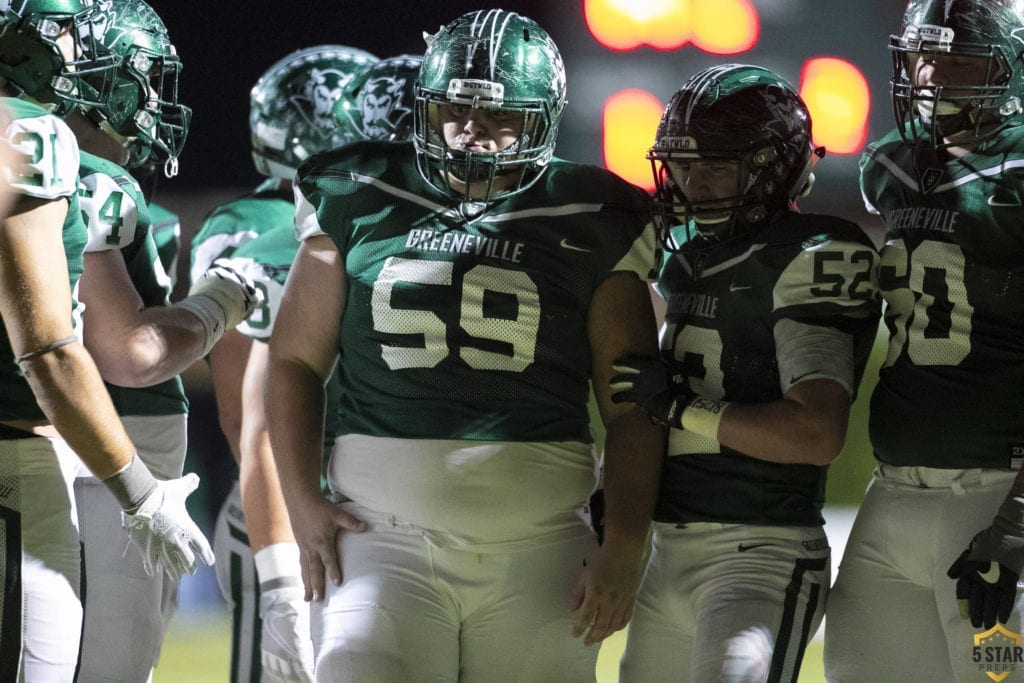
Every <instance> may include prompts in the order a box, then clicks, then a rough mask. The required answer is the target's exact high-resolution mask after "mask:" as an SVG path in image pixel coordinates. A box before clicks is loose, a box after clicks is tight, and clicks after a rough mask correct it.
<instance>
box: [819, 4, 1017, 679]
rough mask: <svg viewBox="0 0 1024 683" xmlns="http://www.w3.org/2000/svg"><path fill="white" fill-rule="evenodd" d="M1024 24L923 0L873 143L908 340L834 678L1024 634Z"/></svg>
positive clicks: (832, 650) (993, 8)
mask: <svg viewBox="0 0 1024 683" xmlns="http://www.w3.org/2000/svg"><path fill="white" fill-rule="evenodd" d="M1022 35H1024V3H1022V2H1020V1H1019V0H956V1H954V2H941V1H939V0H912V1H911V2H909V3H908V4H907V8H906V12H905V14H904V16H903V22H902V28H901V30H900V33H899V34H898V35H894V36H892V37H891V38H890V41H889V48H890V50H891V51H892V54H893V66H894V71H893V77H892V92H893V104H894V112H895V118H896V123H897V128H896V129H895V130H893V131H892V132H890V133H889V134H888V135H886V136H885V137H883V138H882V139H881V140H879V141H877V142H875V143H873V144H871V145H869V146H868V148H867V149H866V150H865V153H864V155H863V157H862V158H861V191H862V193H863V196H864V200H865V203H866V205H867V209H868V211H869V212H871V213H874V214H877V215H878V216H879V217H880V218H881V219H882V221H883V222H884V224H885V243H884V246H883V247H882V250H881V251H882V262H881V267H880V268H879V286H880V288H881V290H882V295H883V296H884V297H885V300H886V303H887V308H886V314H885V322H886V326H887V327H888V329H889V350H888V355H887V356H886V359H885V361H884V363H883V364H882V368H881V370H880V371H879V377H878V384H877V385H876V387H875V390H874V393H873V395H872V397H871V410H870V418H869V428H870V435H871V445H872V447H873V450H874V453H875V456H876V458H877V459H878V467H877V468H876V469H875V472H874V475H873V480H872V483H871V485H870V487H869V488H868V491H867V493H866V495H865V498H864V501H863V502H862V504H861V506H860V509H859V510H858V513H857V518H856V521H855V523H854V526H853V530H852V532H851V536H850V539H849V542H848V545H847V546H846V553H845V555H844V558H843V562H842V566H841V567H840V569H839V575H838V579H837V582H836V585H835V588H834V590H833V593H832V595H831V596H830V598H829V608H828V615H827V617H828V618H827V619H826V637H825V668H826V673H827V675H828V676H829V679H830V680H833V681H865V680H871V681H907V680H942V681H968V680H978V679H979V677H983V674H984V673H986V672H988V675H989V676H990V677H992V678H996V677H1003V676H1005V675H1006V674H1007V673H1008V670H1006V669H998V668H997V669H987V668H986V667H987V666H991V664H990V663H989V662H988V661H987V655H986V654H985V652H984V651H983V650H981V649H979V648H978V647H977V646H978V645H980V644H982V643H981V642H980V641H979V638H980V639H982V641H983V640H984V638H985V637H986V634H985V633H983V632H984V631H986V630H988V629H992V628H994V627H995V628H1001V629H1003V632H1004V633H1005V632H1006V631H1009V632H1013V633H1020V632H1021V628H1022V623H1021V599H1020V597H1019V596H1018V590H1017V585H1018V581H1019V580H1020V574H1021V569H1022V568H1024V479H1022V475H1021V474H1020V471H1021V462H1022V459H1024V448H1022V444H1024V419H1022V418H1021V407H1022V406H1024V228H1022V220H1024V185H1022V183H1021V177H1020V174H1019V172H1018V171H1017V168H1018V167H1020V166H1021V165H1024V128H1022V127H1021V124H1022V123H1024V113H1022V108H1021V98H1022V97H1024V62H1022V51H1024V40H1022V38H1021V36H1022ZM958 603H959V604H958ZM1001 624H1005V627H1004V626H1001ZM988 635H991V634H988ZM996 637H997V639H999V638H1002V636H1000V635H999V634H998V633H997V634H996ZM1008 637H1011V638H1012V637H1013V636H1012V635H1011V636H1008ZM1003 642H1005V640H1003ZM979 655H980V657H981V660H980V661H979V659H978V657H979ZM1017 668H1018V670H1019V668H1020V667H1019V664H1018V666H1017ZM1009 675H1011V676H1017V675H1018V674H1013V673H1010V674H1009Z"/></svg>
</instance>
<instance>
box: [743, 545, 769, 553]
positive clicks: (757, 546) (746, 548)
mask: <svg viewBox="0 0 1024 683" xmlns="http://www.w3.org/2000/svg"><path fill="white" fill-rule="evenodd" d="M767 545H771V543H750V544H746V543H740V544H739V545H738V546H736V550H737V551H738V552H741V553H745V552H747V551H748V550H753V549H754V548H763V547H765V546H767Z"/></svg>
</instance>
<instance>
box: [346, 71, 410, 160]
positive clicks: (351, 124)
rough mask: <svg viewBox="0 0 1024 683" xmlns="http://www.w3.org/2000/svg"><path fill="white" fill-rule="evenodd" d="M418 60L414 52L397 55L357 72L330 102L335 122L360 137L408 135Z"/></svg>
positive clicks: (402, 138) (396, 139) (397, 138)
mask: <svg viewBox="0 0 1024 683" xmlns="http://www.w3.org/2000/svg"><path fill="white" fill-rule="evenodd" d="M422 62H423V58H422V57H420V56H417V55H399V56H397V57H388V58H387V59H382V60H380V61H379V62H375V63H373V64H371V65H370V66H368V67H366V68H365V69H363V70H362V71H360V72H359V73H357V74H356V75H355V76H353V77H352V79H351V80H350V81H349V82H348V83H347V84H346V85H345V90H344V93H343V94H342V97H341V99H339V100H338V103H337V104H336V105H335V106H334V116H335V118H336V119H337V120H338V125H339V126H342V127H347V128H351V129H352V130H353V131H354V132H355V133H356V134H357V135H359V136H360V137H362V138H363V139H364V140H387V141H389V142H402V141H405V140H409V139H411V138H412V110H413V101H414V100H415V98H416V78H417V77H418V76H419V73H420V64H421V63H422Z"/></svg>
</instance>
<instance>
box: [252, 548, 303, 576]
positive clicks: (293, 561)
mask: <svg viewBox="0 0 1024 683" xmlns="http://www.w3.org/2000/svg"><path fill="white" fill-rule="evenodd" d="M252 557H253V560H255V562H256V576H257V577H258V578H259V580H260V584H261V585H262V584H266V583H268V582H270V581H274V580H276V579H280V578H282V577H288V578H291V577H297V576H299V575H300V574H301V571H302V570H301V569H300V568H299V545H298V543H274V544H273V545H268V546H267V547H266V548H264V549H263V550H260V551H259V552H257V553H256V554H254V555H253V556H252Z"/></svg>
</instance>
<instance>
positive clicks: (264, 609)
mask: <svg viewBox="0 0 1024 683" xmlns="http://www.w3.org/2000/svg"><path fill="white" fill-rule="evenodd" d="M377 61H378V60H377V58H376V57H374V56H373V55H371V54H369V53H367V52H364V51H363V50H359V49H356V48H351V47H346V46H340V45H318V46H314V47H310V48H305V49H302V50H298V51H296V52H293V53H291V54H289V55H287V56H285V57H284V58H282V59H280V60H279V61H278V62H276V63H275V64H273V65H272V66H271V67H270V68H269V69H267V71H266V72H265V73H264V74H263V76H262V77H261V78H260V79H259V80H258V81H257V83H256V85H255V86H254V87H253V88H252V91H251V94H250V117H249V124H250V131H251V134H252V137H251V139H252V155H253V161H254V163H255V166H256V169H257V171H259V172H260V173H261V174H262V175H265V176H267V180H266V181H264V182H263V183H262V184H261V185H260V186H259V187H258V188H256V190H255V191H254V192H253V193H252V194H250V195H247V196H245V197H243V198H241V199H238V200H235V201H232V202H229V203H227V204H224V205H222V206H220V207H217V208H216V209H214V210H213V211H212V212H211V214H210V216H209V217H208V218H207V220H206V221H205V222H204V224H203V226H202V227H201V228H200V230H199V232H198V233H197V234H196V237H195V239H194V241H193V249H192V271H191V272H192V277H193V279H194V280H195V279H198V278H201V277H202V276H203V273H204V272H205V271H206V269H207V268H209V265H210V263H212V262H213V260H214V259H217V258H221V257H224V258H229V259H231V263H233V264H235V266H236V267H238V268H239V269H240V270H244V272H246V273H247V274H248V275H249V276H251V277H254V278H255V279H256V280H257V286H258V287H259V288H260V290H261V291H262V292H263V293H264V294H265V295H266V297H267V300H266V301H265V302H264V303H263V305H261V306H260V307H259V308H258V309H257V311H256V312H255V313H254V314H253V316H252V318H251V320H250V321H249V323H248V325H247V326H245V327H243V328H240V329H238V330H235V331H233V332H230V333H228V335H226V336H225V338H224V339H222V340H221V342H220V343H219V344H217V346H215V347H214V348H213V351H212V352H211V354H210V357H209V361H210V369H211V372H212V376H213V383H214V391H215V394H216V400H217V410H218V414H219V417H220V423H221V429H222V431H223V432H224V434H225V435H226V437H227V440H228V444H229V446H230V448H231V450H232V454H233V455H234V458H235V461H236V462H237V463H238V464H239V481H237V482H235V484H234V486H233V487H232V490H231V491H230V493H229V494H228V496H227V498H226V499H225V501H224V503H223V505H222V506H221V509H220V513H219V514H218V517H217V526H216V530H215V533H214V551H215V554H216V555H217V557H218V563H217V567H218V572H217V579H218V583H219V585H220V589H221V593H222V595H223V596H224V599H225V600H226V601H227V603H228V605H229V607H230V608H231V614H232V621H233V625H234V627H233V629H232V633H233V634H234V635H233V639H232V655H231V657H232V664H231V671H232V680H233V681H238V682H239V683H241V682H242V681H245V682H246V683H248V682H249V681H259V680H264V681H276V680H288V681H293V680H309V679H310V677H311V675H312V645H311V642H310V640H309V625H308V622H309V608H308V606H307V605H306V604H305V603H304V602H303V600H302V591H301V579H300V578H299V574H298V549H297V547H296V546H295V542H294V539H293V538H292V534H291V528H290V525H289V522H288V516H287V512H286V510H285V507H284V503H283V501H281V499H280V493H279V492H278V491H279V487H278V486H277V483H276V478H277V475H276V472H275V471H274V469H273V466H272V463H273V461H272V459H271V457H270V456H269V454H268V453H266V451H265V444H266V436H265V428H264V427H263V417H262V416H263V401H262V383H263V379H262V377H263V374H264V368H265V364H264V363H262V362H261V361H260V358H262V357H263V355H264V351H265V346H266V344H265V342H266V336H265V335H267V334H269V330H270V328H271V325H272V322H273V312H274V311H275V310H276V308H277V299H278V298H279V294H278V293H277V291H276V289H275V287H279V286H280V285H276V284H275V280H274V278H275V277H276V275H274V274H273V272H271V274H269V275H268V274H267V273H266V272H265V270H264V269H263V268H262V267H260V266H259V265H255V264H254V262H253V261H252V259H250V258H248V257H245V256H244V255H243V257H242V258H236V256H237V255H238V250H240V249H242V248H245V246H246V245H247V244H248V242H250V241H253V240H256V239H257V238H259V237H260V236H261V235H263V234H265V233H267V232H271V231H274V230H276V229H278V228H281V229H285V230H288V231H292V225H293V220H294V214H295V204H294V202H293V200H292V189H291V180H292V178H293V177H294V175H295V170H296V168H298V166H299V165H300V164H301V163H302V162H303V161H304V160H306V159H307V158H308V157H309V156H311V155H313V154H315V153H317V152H321V151H324V150H328V149H333V148H335V147H338V146H340V145H344V144H346V143H348V142H351V141H352V140H354V139H359V138H358V137H357V131H356V129H355V128H354V127H353V126H352V125H350V124H348V122H344V125H342V123H341V122H339V120H338V119H336V118H335V113H334V112H335V108H336V107H337V105H338V102H340V101H341V100H342V99H344V96H343V91H344V90H345V88H346V86H347V85H348V83H349V82H350V81H351V80H352V79H353V77H354V76H355V75H356V74H359V73H361V72H362V71H363V70H364V69H366V68H367V67H369V66H371V65H373V64H375V63H376V62H377ZM292 241H293V242H294V239H293V240H292ZM264 244H266V243H265V242H264ZM273 260H274V265H273V267H278V266H280V265H281V263H280V258H278V253H277V251H276V249H275V250H274V251H273ZM287 263H288V264H290V263H291V261H290V259H289V260H288V261H287ZM286 272H287V270H285V271H284V273H286ZM280 277H282V278H283V274H282V275H281V276H280ZM251 338H256V339H262V342H263V343H261V344H253V343H252V340H251ZM254 552H255V558H254ZM261 586H262V590H261Z"/></svg>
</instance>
